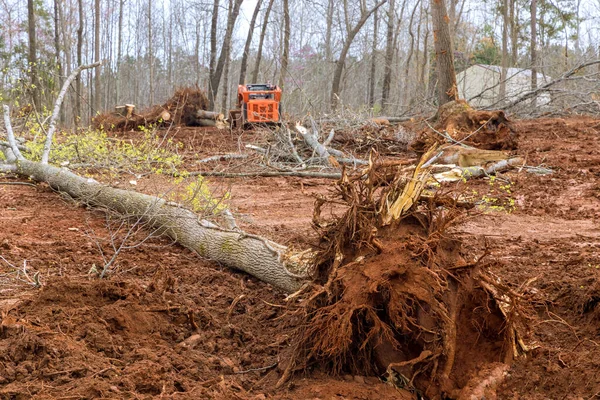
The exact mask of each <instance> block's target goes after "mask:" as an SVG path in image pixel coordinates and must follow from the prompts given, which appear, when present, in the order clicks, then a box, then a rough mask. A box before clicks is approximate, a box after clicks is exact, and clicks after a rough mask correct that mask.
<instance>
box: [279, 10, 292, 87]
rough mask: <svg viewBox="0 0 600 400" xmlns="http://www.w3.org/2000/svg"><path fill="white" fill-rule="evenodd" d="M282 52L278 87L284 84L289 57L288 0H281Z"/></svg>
mask: <svg viewBox="0 0 600 400" xmlns="http://www.w3.org/2000/svg"><path fill="white" fill-rule="evenodd" d="M283 25H284V26H283V32H284V34H283V54H282V55H281V71H280V72H279V87H280V88H283V87H284V86H285V75H286V74H287V69H288V61H289V57H290V30H291V28H290V8H289V4H288V0H283Z"/></svg>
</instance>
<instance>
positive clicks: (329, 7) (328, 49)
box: [325, 0, 333, 62]
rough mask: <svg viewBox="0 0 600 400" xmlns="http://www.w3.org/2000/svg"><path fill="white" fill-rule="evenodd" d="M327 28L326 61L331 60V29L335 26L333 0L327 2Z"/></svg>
mask: <svg viewBox="0 0 600 400" xmlns="http://www.w3.org/2000/svg"><path fill="white" fill-rule="evenodd" d="M326 24H327V26H326V28H325V29H326V30H325V61H327V62H331V59H332V51H331V31H332V27H333V0H329V1H328V2H327V21H326Z"/></svg>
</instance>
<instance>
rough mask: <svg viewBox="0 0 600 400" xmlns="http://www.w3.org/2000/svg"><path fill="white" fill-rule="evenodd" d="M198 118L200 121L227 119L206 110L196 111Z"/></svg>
mask: <svg viewBox="0 0 600 400" xmlns="http://www.w3.org/2000/svg"><path fill="white" fill-rule="evenodd" d="M196 117H197V118H198V119H200V120H203V119H209V120H213V121H223V120H224V119H225V115H223V114H221V113H218V112H216V111H206V110H198V111H196Z"/></svg>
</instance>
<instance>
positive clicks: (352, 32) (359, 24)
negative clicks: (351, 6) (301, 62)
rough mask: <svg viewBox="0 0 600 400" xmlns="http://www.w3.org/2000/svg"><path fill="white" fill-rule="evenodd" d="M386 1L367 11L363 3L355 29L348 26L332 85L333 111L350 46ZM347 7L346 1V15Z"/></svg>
mask: <svg viewBox="0 0 600 400" xmlns="http://www.w3.org/2000/svg"><path fill="white" fill-rule="evenodd" d="M386 1H387V0H383V1H380V2H379V3H377V4H375V6H373V8H371V9H370V10H367V9H366V8H365V7H364V3H362V4H361V10H360V11H361V12H360V14H361V15H360V19H359V20H358V22H357V23H356V25H354V27H350V25H349V24H348V25H347V29H349V30H348V36H346V40H345V41H344V46H343V47H342V52H341V53H340V56H339V58H338V60H337V62H336V66H335V71H334V73H333V82H332V84H331V99H330V104H331V109H332V110H335V109H336V108H337V106H338V100H339V94H340V84H341V81H342V72H343V71H344V64H345V63H346V56H347V55H348V51H349V50H350V46H351V45H352V42H353V41H354V38H355V37H356V35H357V34H358V32H359V31H360V30H361V28H362V27H363V25H364V24H365V22H367V20H368V19H369V17H370V16H371V14H373V13H374V12H375V11H377V9H378V8H379V7H381V6H382V5H383V4H384V3H385V2H386ZM347 5H348V4H347V2H346V1H345V2H344V9H345V10H346V14H347V8H348V7H347Z"/></svg>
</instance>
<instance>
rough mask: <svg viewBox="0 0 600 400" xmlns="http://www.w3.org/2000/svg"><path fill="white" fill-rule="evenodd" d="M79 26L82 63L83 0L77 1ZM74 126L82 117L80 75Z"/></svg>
mask: <svg viewBox="0 0 600 400" xmlns="http://www.w3.org/2000/svg"><path fill="white" fill-rule="evenodd" d="M78 9H79V26H78V27H77V65H81V64H83V62H82V54H81V50H82V48H83V21H84V19H83V0H79V1H78ZM75 91H76V92H77V93H75V126H79V122H80V121H81V117H82V111H83V110H82V109H81V96H82V95H83V93H82V92H81V75H79V74H78V75H77V76H76V77H75Z"/></svg>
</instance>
